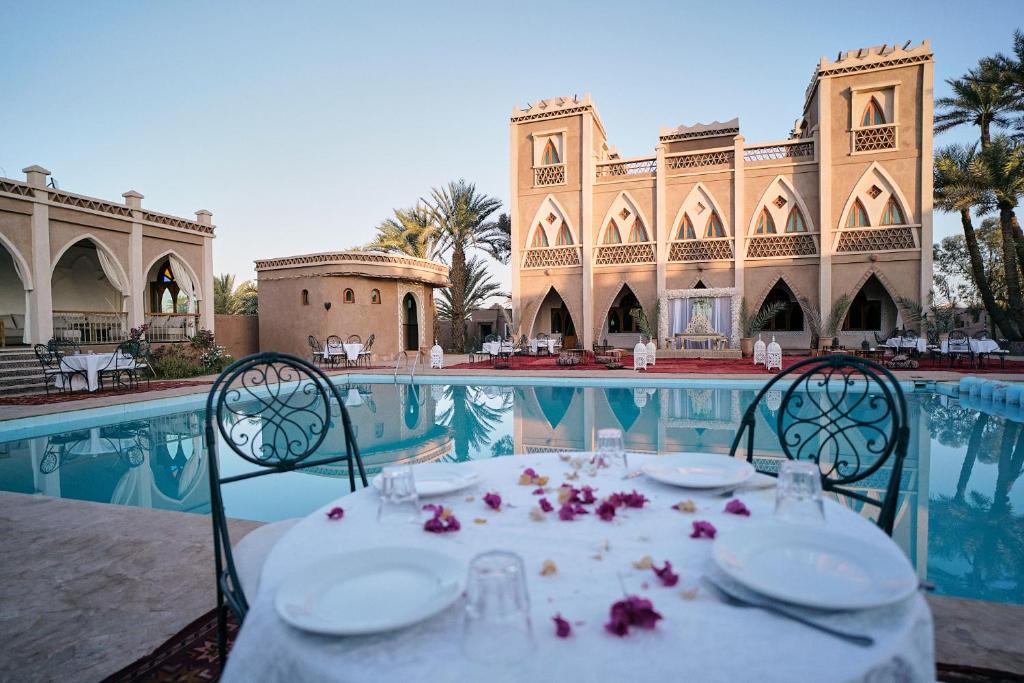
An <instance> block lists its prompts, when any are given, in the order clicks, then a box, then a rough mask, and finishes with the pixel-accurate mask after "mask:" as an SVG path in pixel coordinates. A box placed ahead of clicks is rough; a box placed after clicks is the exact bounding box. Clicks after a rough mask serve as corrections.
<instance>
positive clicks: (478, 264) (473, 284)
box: [435, 256, 508, 332]
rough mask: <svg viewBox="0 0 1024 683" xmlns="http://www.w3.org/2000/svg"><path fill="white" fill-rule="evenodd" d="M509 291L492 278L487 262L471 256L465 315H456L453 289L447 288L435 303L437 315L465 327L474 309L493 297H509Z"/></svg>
mask: <svg viewBox="0 0 1024 683" xmlns="http://www.w3.org/2000/svg"><path fill="white" fill-rule="evenodd" d="M507 296H508V293H507V292H502V291H501V285H500V284H499V283H497V282H495V281H494V280H492V279H491V274H490V273H489V272H488V271H487V264H486V263H485V262H484V260H483V259H482V258H480V257H477V256H473V257H470V259H469V261H467V262H466V294H465V298H464V305H463V307H462V312H463V317H462V318H461V319H458V318H456V317H455V306H454V303H453V299H452V290H451V289H450V288H445V289H442V290H441V294H440V296H438V298H437V300H436V302H435V305H436V306H437V317H438V318H440V319H441V320H448V321H449V322H451V324H452V330H453V332H454V329H455V327H457V326H461V327H465V324H466V321H467V320H469V316H470V314H471V313H472V312H473V310H474V309H476V308H480V307H481V306H483V304H484V302H485V301H487V300H488V299H490V298H492V297H507Z"/></svg>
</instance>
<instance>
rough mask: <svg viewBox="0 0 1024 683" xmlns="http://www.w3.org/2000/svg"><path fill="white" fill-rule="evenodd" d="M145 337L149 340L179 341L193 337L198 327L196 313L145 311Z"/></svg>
mask: <svg viewBox="0 0 1024 683" xmlns="http://www.w3.org/2000/svg"><path fill="white" fill-rule="evenodd" d="M146 324H147V325H149V329H148V330H146V339H148V340H149V341H151V342H180V341H187V340H188V339H189V338H191V337H194V336H195V334H196V331H197V330H198V329H199V315H198V314H196V313H147V314H146Z"/></svg>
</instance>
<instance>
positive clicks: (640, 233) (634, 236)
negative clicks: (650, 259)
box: [629, 218, 647, 242]
mask: <svg viewBox="0 0 1024 683" xmlns="http://www.w3.org/2000/svg"><path fill="white" fill-rule="evenodd" d="M629 241H630V242H646V241H647V228H645V227H644V224H643V223H641V222H640V219H639V218H638V219H636V220H635V221H633V227H632V228H630V229H629Z"/></svg>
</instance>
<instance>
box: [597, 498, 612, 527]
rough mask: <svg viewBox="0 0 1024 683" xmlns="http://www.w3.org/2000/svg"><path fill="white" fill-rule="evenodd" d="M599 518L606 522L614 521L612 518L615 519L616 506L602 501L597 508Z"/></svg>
mask: <svg viewBox="0 0 1024 683" xmlns="http://www.w3.org/2000/svg"><path fill="white" fill-rule="evenodd" d="M597 516H598V517H600V518H601V519H603V520H604V521H606V522H610V521H612V518H614V517H615V505H614V504H612V503H611V501H608V500H605V501H602V502H601V504H600V505H598V506H597Z"/></svg>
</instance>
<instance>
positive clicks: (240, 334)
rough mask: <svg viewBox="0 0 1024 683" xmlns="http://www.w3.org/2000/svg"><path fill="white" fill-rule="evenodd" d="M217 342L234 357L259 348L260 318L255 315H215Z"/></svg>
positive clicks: (245, 354) (253, 351)
mask: <svg viewBox="0 0 1024 683" xmlns="http://www.w3.org/2000/svg"><path fill="white" fill-rule="evenodd" d="M216 325H217V343H218V344H219V345H221V346H223V347H225V348H226V349H227V351H228V353H229V354H231V355H232V356H234V357H235V358H242V357H243V356H248V355H251V354H253V353H257V352H259V350H260V319H259V318H258V317H257V316H255V315H217V316H216Z"/></svg>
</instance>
